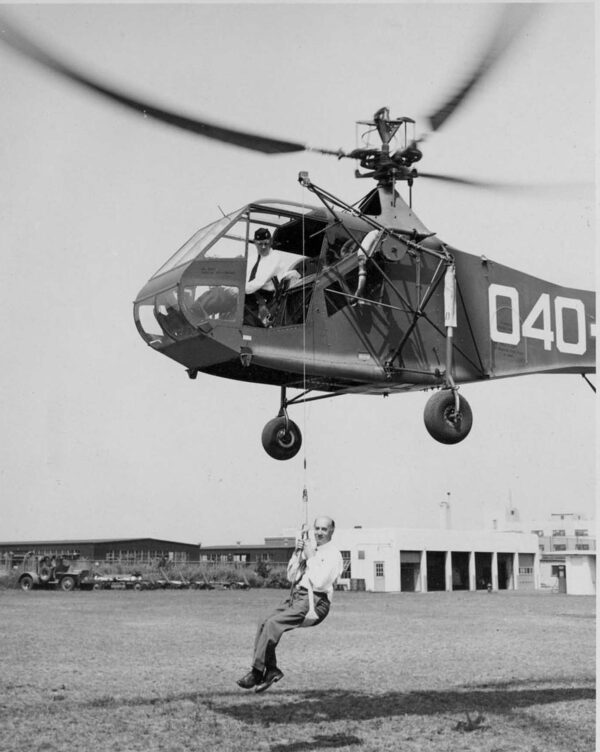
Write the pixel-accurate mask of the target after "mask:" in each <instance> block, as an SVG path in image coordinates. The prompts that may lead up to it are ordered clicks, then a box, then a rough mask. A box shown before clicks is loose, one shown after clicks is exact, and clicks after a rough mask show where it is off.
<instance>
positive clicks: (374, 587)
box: [335, 527, 540, 593]
mask: <svg viewBox="0 0 600 752" xmlns="http://www.w3.org/2000/svg"><path fill="white" fill-rule="evenodd" d="M335 544H336V546H337V547H338V548H339V549H340V550H341V551H342V556H343V557H344V563H345V572H344V576H343V579H342V581H341V582H342V583H343V584H345V586H347V587H349V588H351V589H356V590H363V589H364V590H367V591H375V592H377V591H379V592H422V593H424V592H427V591H432V590H487V589H492V590H516V589H519V590H525V589H529V590H532V589H536V588H539V587H540V576H539V564H540V553H539V547H538V537H537V535H535V534H531V533H519V532H499V531H485V530H450V529H441V530H436V529H412V530H411V529H406V528H362V527H355V528H351V529H339V530H336V532H335Z"/></svg>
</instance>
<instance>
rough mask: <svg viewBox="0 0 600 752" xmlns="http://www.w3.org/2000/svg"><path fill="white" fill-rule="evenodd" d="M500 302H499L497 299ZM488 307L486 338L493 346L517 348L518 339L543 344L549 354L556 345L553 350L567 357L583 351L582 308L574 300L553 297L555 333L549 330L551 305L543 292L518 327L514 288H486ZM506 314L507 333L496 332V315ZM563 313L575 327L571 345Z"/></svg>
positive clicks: (581, 303)
mask: <svg viewBox="0 0 600 752" xmlns="http://www.w3.org/2000/svg"><path fill="white" fill-rule="evenodd" d="M499 298H501V300H500V301H499V300H498V299H499ZM489 304H490V336H491V338H492V340H493V341H494V342H502V343H504V344H506V345H518V344H519V342H520V341H521V337H527V338H528V339H539V340H541V341H542V342H543V343H544V350H551V349H552V344H553V343H556V349H557V350H558V351H559V352H561V353H565V354H568V355H583V354H584V353H585V351H586V349H587V336H586V331H585V306H584V305H583V301H581V300H578V299H577V298H564V297H562V296H560V295H557V296H556V297H555V298H554V321H555V330H553V329H552V303H551V299H550V295H548V293H546V292H543V293H542V294H541V295H540V297H539V298H538V299H537V300H536V302H535V304H534V305H533V308H532V309H531V311H529V313H528V314H527V316H526V317H525V319H524V320H523V321H522V323H521V311H520V304H519V292H518V290H517V289H516V288H515V287H509V286H508V285H496V284H492V285H490V287H489ZM501 310H509V311H510V322H511V323H510V330H507V331H499V329H498V312H499V311H501ZM565 311H574V312H575V321H576V327H575V331H574V332H572V333H571V332H570V333H571V334H572V335H576V341H575V342H567V341H566V340H565V317H564V313H565Z"/></svg>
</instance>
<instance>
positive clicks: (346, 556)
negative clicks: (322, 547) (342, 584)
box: [340, 551, 352, 580]
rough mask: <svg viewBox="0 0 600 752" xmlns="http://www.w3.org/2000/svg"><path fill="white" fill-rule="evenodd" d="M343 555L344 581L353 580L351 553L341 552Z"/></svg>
mask: <svg viewBox="0 0 600 752" xmlns="http://www.w3.org/2000/svg"><path fill="white" fill-rule="evenodd" d="M340 553H341V554H342V563H343V565H344V568H343V569H342V579H344V580H349V579H351V578H352V566H351V564H350V551H340Z"/></svg>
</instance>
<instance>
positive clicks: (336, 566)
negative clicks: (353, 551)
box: [287, 541, 344, 599]
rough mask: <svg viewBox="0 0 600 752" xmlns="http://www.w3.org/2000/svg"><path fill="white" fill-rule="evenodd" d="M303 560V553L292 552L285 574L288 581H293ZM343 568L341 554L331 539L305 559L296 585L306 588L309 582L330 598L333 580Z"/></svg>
mask: <svg viewBox="0 0 600 752" xmlns="http://www.w3.org/2000/svg"><path fill="white" fill-rule="evenodd" d="M302 561H304V554H303V553H302V552H301V551H300V552H298V553H294V555H293V556H292V558H291V559H290V561H289V564H288V569H287V576H288V580H289V581H290V582H295V580H296V578H297V577H298V574H299V570H300V563H301V562H302ZM343 569H344V563H343V560H342V555H341V553H340V552H339V551H338V549H337V548H336V547H335V546H334V545H333V543H332V542H331V541H329V542H328V543H324V544H323V545H322V546H318V548H317V550H316V552H315V555H314V556H311V557H310V559H307V560H306V570H305V572H304V574H303V575H302V579H301V580H300V582H298V587H304V588H307V589H308V585H309V582H310V584H311V585H312V589H313V590H314V591H316V592H317V593H327V595H328V596H329V598H330V599H331V595H332V593H333V586H334V584H335V581H336V580H337V579H338V577H340V575H341V574H342V572H343Z"/></svg>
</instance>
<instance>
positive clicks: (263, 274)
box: [246, 249, 290, 295]
mask: <svg viewBox="0 0 600 752" xmlns="http://www.w3.org/2000/svg"><path fill="white" fill-rule="evenodd" d="M257 258H258V251H256V249H255V250H254V253H253V254H251V253H250V252H248V264H247V266H246V270H247V271H246V274H247V277H246V295H251V294H252V293H254V292H257V291H258V290H267V291H269V292H274V291H275V285H274V284H273V277H278V278H279V277H281V276H282V274H283V273H284V272H286V271H287V270H288V268H289V265H290V262H289V260H287V259H286V258H285V257H284V256H282V254H281V253H280V252H279V251H276V250H274V249H271V251H270V253H269V254H268V255H267V256H262V257H261V259H260V263H259V265H258V267H257V269H256V276H255V277H254V279H253V280H249V277H250V274H252V269H253V268H254V265H255V264H256V259H257Z"/></svg>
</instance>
